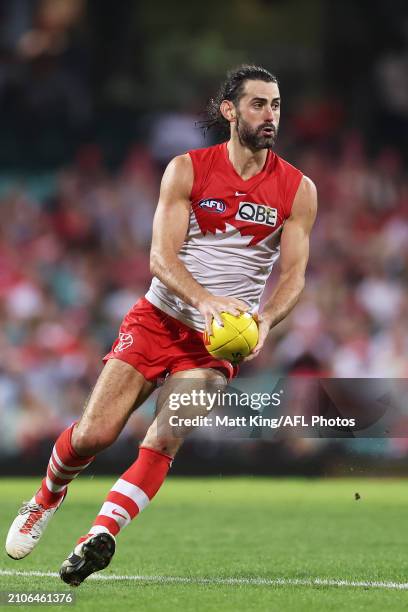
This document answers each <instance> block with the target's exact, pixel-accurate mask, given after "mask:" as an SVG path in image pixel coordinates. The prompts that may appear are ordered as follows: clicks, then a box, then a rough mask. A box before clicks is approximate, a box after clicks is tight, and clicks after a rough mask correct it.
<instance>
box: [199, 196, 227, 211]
mask: <svg viewBox="0 0 408 612" xmlns="http://www.w3.org/2000/svg"><path fill="white" fill-rule="evenodd" d="M198 205H199V207H200V208H205V209H207V210H210V211H211V212H216V213H223V212H225V211H226V209H227V205H226V204H225V202H224V201H223V200H216V199H214V198H207V199H206V200H200V202H199V203H198Z"/></svg>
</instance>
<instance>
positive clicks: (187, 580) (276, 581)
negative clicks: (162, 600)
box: [0, 570, 408, 590]
mask: <svg viewBox="0 0 408 612" xmlns="http://www.w3.org/2000/svg"><path fill="white" fill-rule="evenodd" d="M0 576H26V577H30V576H31V577H33V576H38V577H40V578H58V577H59V575H58V574H57V572H36V571H30V572H21V571H17V570H0ZM88 580H133V581H135V582H156V583H161V584H210V585H211V584H230V585H234V584H238V585H240V584H248V585H253V586H326V587H357V588H364V589H370V588H371V589H398V590H408V582H377V581H371V580H367V581H363V580H334V579H332V578H200V577H195V576H126V575H123V576H117V575H115V574H94V575H93V576H89V578H88Z"/></svg>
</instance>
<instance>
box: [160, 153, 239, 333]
mask: <svg viewBox="0 0 408 612" xmlns="http://www.w3.org/2000/svg"><path fill="white" fill-rule="evenodd" d="M193 180H194V176H193V165H192V162H191V158H190V156H189V155H187V154H186V155H180V156H178V157H175V158H174V159H173V160H172V161H171V162H170V163H169V165H168V166H167V168H166V170H165V172H164V175H163V179H162V183H161V188H160V197H159V203H158V205H157V209H156V213H155V216H154V220H153V237H152V247H151V251H150V271H151V272H152V274H154V276H157V278H159V279H160V280H161V281H162V283H164V284H165V285H166V287H168V288H169V289H170V291H172V292H173V293H174V294H175V295H177V296H178V297H179V298H181V299H182V300H183V301H184V302H187V304H190V305H191V306H193V307H194V308H197V309H198V310H199V311H200V313H201V314H202V316H203V318H204V320H205V324H206V330H207V332H208V333H211V322H212V318H213V317H214V318H215V319H217V320H218V321H219V322H220V323H221V324H222V321H221V319H220V316H219V315H220V313H221V312H222V311H227V312H230V313H231V314H235V315H237V314H239V312H240V311H245V310H247V306H246V304H244V303H243V302H241V301H240V300H237V299H236V298H233V297H217V296H213V295H212V294H211V293H210V292H209V291H207V289H205V288H204V287H202V285H200V284H199V283H198V282H197V281H196V280H195V279H194V278H193V276H192V275H191V274H190V272H189V271H188V270H187V268H186V267H185V265H184V264H183V262H182V261H181V260H180V258H179V257H178V255H177V254H178V252H179V251H180V249H181V247H182V245H183V242H184V239H185V237H186V233H187V229H188V223H189V217H190V206H191V202H190V193H191V189H192V185H193Z"/></svg>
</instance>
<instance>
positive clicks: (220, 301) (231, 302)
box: [197, 294, 249, 336]
mask: <svg viewBox="0 0 408 612" xmlns="http://www.w3.org/2000/svg"><path fill="white" fill-rule="evenodd" d="M197 308H198V310H199V312H200V313H201V314H202V316H203V318H204V321H205V331H206V332H207V334H208V335H209V336H211V335H212V328H211V325H212V320H213V318H214V319H215V320H216V321H217V323H218V324H219V325H221V327H223V325H224V323H223V322H222V318H221V313H222V312H229V313H230V314H232V315H234V316H236V317H237V316H238V315H240V314H241V313H243V312H247V310H249V306H248V305H247V304H245V302H243V301H242V300H238V299H237V298H233V297H221V296H217V295H212V294H210V295H208V296H207V297H205V298H204V299H202V300H201V301H200V303H199V304H198V306H197Z"/></svg>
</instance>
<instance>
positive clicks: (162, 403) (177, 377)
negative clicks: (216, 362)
mask: <svg viewBox="0 0 408 612" xmlns="http://www.w3.org/2000/svg"><path fill="white" fill-rule="evenodd" d="M226 384H227V381H226V378H225V376H224V375H223V374H221V372H219V371H218V370H214V369H212V368H199V369H194V370H184V371H183V372H176V374H173V375H172V376H169V378H168V379H167V380H166V382H165V384H164V385H163V387H162V389H161V392H160V394H159V397H158V400H157V411H156V418H155V419H154V421H153V423H152V424H151V426H150V427H149V429H148V432H147V434H146V436H145V438H144V440H143V442H142V446H146V447H148V448H153V449H154V450H157V451H159V452H162V453H166V454H167V455H170V456H172V457H174V456H175V454H176V453H177V451H178V449H179V448H180V447H181V445H182V444H183V442H184V440H185V438H186V437H187V436H188V434H189V433H190V432H191V431H192V430H193V429H194V427H191V426H188V427H187V426H183V427H177V428H176V427H174V426H172V425H171V424H170V418H171V417H172V416H174V415H176V414H177V416H178V417H179V418H183V417H188V418H194V417H195V416H205V415H207V414H208V410H207V403H206V402H204V403H201V402H200V401H199V398H198V397H197V396H198V394H199V392H200V391H204V392H207V393H208V392H209V393H214V392H216V391H217V390H218V389H220V390H222V389H224V388H225V386H226ZM194 391H195V392H196V398H197V400H198V401H197V402H196V403H195V405H194V403H193V402H190V403H189V404H187V405H185V406H180V408H179V409H178V410H177V411H175V410H172V408H171V406H170V396H171V395H172V394H174V393H184V394H186V397H187V395H189V396H190V397H192V392H194Z"/></svg>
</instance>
